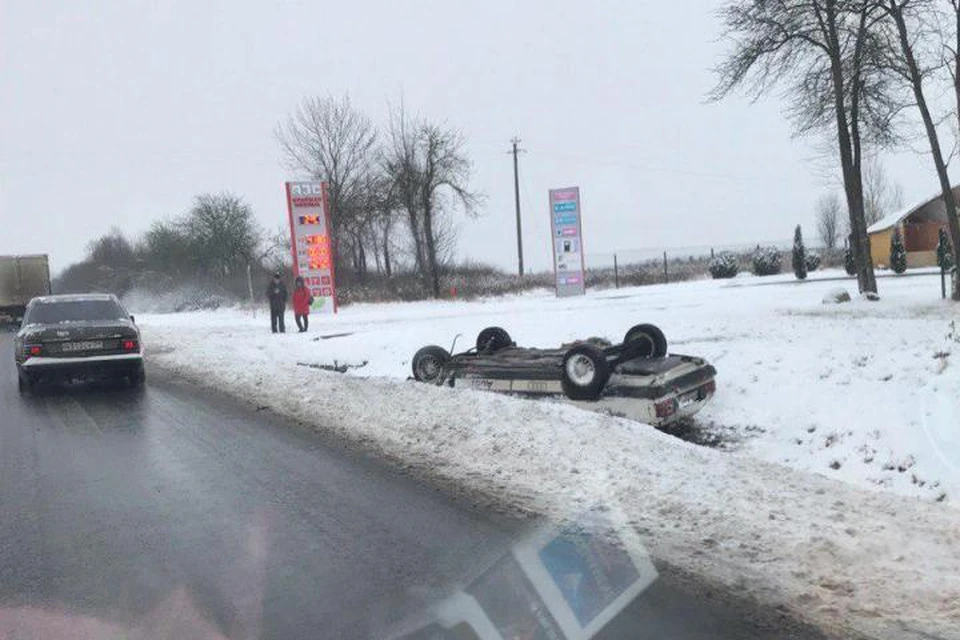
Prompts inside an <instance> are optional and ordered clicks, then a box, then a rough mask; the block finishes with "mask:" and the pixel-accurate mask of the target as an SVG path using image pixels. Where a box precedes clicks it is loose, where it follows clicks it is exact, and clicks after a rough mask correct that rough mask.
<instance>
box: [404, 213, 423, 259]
mask: <svg viewBox="0 0 960 640" xmlns="http://www.w3.org/2000/svg"><path fill="white" fill-rule="evenodd" d="M407 216H408V218H409V219H410V235H412V236H413V259H414V261H415V263H416V264H415V266H416V269H417V271H418V272H419V273H423V272H424V269H425V268H426V264H425V262H426V261H425V260H424V255H423V235H422V234H421V232H420V217H419V216H418V215H417V212H416V207H415V206H414V207H411V206H408V207H407Z"/></svg>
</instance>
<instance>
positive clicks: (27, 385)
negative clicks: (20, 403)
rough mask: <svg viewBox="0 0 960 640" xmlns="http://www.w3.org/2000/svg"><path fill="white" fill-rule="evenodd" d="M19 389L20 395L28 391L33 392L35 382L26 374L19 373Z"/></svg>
mask: <svg viewBox="0 0 960 640" xmlns="http://www.w3.org/2000/svg"><path fill="white" fill-rule="evenodd" d="M17 391H19V392H20V395H24V394H26V393H33V382H32V381H31V380H30V379H29V378H27V377H26V376H23V375H20V374H19V373H18V374H17Z"/></svg>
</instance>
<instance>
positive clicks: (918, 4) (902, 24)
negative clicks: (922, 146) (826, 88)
mask: <svg viewBox="0 0 960 640" xmlns="http://www.w3.org/2000/svg"><path fill="white" fill-rule="evenodd" d="M884 9H885V11H886V14H887V16H889V18H890V23H891V25H892V29H891V38H890V40H891V41H890V42H888V45H887V49H886V51H887V52H888V53H889V56H888V63H889V67H890V69H892V70H893V71H894V72H895V73H897V74H898V75H899V77H900V78H902V79H903V80H904V81H905V82H906V84H907V85H908V86H909V87H910V89H911V91H912V93H913V98H914V101H915V104H916V107H917V110H918V111H919V113H920V118H921V120H922V121H923V128H924V131H925V132H926V135H927V140H928V142H929V144H930V155H931V157H932V159H933V164H934V167H935V168H936V171H937V178H938V179H939V181H940V191H941V197H942V198H943V202H944V205H945V207H946V210H947V226H948V228H949V230H950V240H951V242H952V243H953V252H954V256H953V257H954V264H958V262H957V260H958V259H960V219H958V218H957V199H956V196H955V195H954V193H953V185H952V184H951V182H950V175H949V172H948V169H947V159H946V157H945V155H944V153H943V149H942V147H941V144H940V136H939V133H938V132H937V123H936V122H935V120H934V116H933V114H932V112H931V109H930V105H929V103H928V101H927V97H926V92H925V86H924V85H925V81H926V80H927V79H928V78H929V76H930V75H931V74H932V73H933V72H934V67H931V66H925V65H924V64H923V62H922V60H921V59H920V58H919V56H918V55H917V46H918V45H917V42H918V40H920V39H921V36H922V33H923V31H924V28H925V24H926V22H927V20H928V19H930V18H931V16H932V13H931V12H932V11H935V10H936V5H935V4H934V3H933V2H932V1H931V0H886V1H885V3H884ZM958 19H960V18H958ZM957 37H958V38H960V36H957ZM956 284H957V286H956V287H955V288H954V290H953V295H952V297H953V299H954V300H960V278H958V279H956Z"/></svg>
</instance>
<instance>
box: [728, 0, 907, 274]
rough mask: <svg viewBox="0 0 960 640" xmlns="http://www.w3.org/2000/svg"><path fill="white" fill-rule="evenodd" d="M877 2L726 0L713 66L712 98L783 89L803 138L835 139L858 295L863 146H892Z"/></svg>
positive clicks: (865, 252)
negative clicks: (725, 46)
mask: <svg viewBox="0 0 960 640" xmlns="http://www.w3.org/2000/svg"><path fill="white" fill-rule="evenodd" d="M879 13H880V12H879V10H878V7H877V6H876V3H875V2H871V1H865V0H777V1H769V0H729V1H728V2H727V3H726V4H725V6H724V7H723V8H722V9H721V13H720V15H721V18H722V21H723V23H724V26H725V29H726V35H727V38H728V39H729V40H730V41H731V42H732V43H733V50H732V52H731V53H730V55H729V56H728V57H727V58H726V59H725V60H724V62H723V63H722V64H721V65H720V66H719V67H718V69H717V73H718V75H719V83H718V85H717V87H716V88H715V89H714V91H713V94H712V97H713V98H714V99H720V98H723V97H725V96H727V95H728V94H729V93H731V92H732V91H733V90H734V89H736V88H738V87H741V86H747V88H748V90H749V91H751V92H752V93H753V94H754V96H755V97H759V96H760V95H762V94H763V93H765V92H767V91H769V90H770V89H772V88H773V87H775V86H778V85H779V86H782V85H786V93H787V95H789V99H790V107H789V108H788V111H789V114H790V116H791V118H792V120H793V121H794V124H795V126H796V130H797V132H798V133H800V134H807V133H811V132H814V131H824V130H830V129H832V130H833V131H834V133H835V136H836V144H837V149H838V151H839V156H840V167H841V172H842V175H843V185H844V193H845V195H846V200H847V209H848V213H849V218H850V228H851V230H852V233H851V237H852V240H853V242H852V250H853V255H854V258H855V261H856V265H857V277H858V281H859V286H860V290H861V291H876V290H877V284H876V278H875V276H874V272H873V262H872V259H871V256H870V243H869V239H868V238H867V232H866V229H867V225H866V222H865V220H864V201H863V179H862V173H861V171H862V160H863V147H864V144H865V143H872V144H875V145H877V146H881V147H882V146H883V145H885V144H889V143H890V142H891V141H892V138H893V135H894V127H893V121H894V118H895V116H896V113H897V111H896V107H895V105H894V104H892V101H891V100H890V96H889V87H888V86H887V84H888V78H887V76H886V75H885V74H884V73H882V72H880V70H879V69H878V67H877V66H876V65H875V64H874V56H875V51H876V49H877V42H876V37H875V34H874V30H875V23H876V21H877V20H878V14H879Z"/></svg>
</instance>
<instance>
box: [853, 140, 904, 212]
mask: <svg viewBox="0 0 960 640" xmlns="http://www.w3.org/2000/svg"><path fill="white" fill-rule="evenodd" d="M902 208H903V187H901V186H900V184H899V183H897V182H893V181H891V180H890V177H889V176H888V175H887V171H886V169H884V167H883V164H882V163H881V162H880V160H879V159H878V158H877V156H876V155H871V156H868V157H867V158H866V160H865V161H864V163H863V217H864V220H865V222H866V223H867V226H868V227H869V226H870V225H872V224H873V223H875V222H877V221H879V220H880V219H881V218H883V217H884V216H886V215H889V214H890V213H893V212H894V211H897V210H899V209H902Z"/></svg>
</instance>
